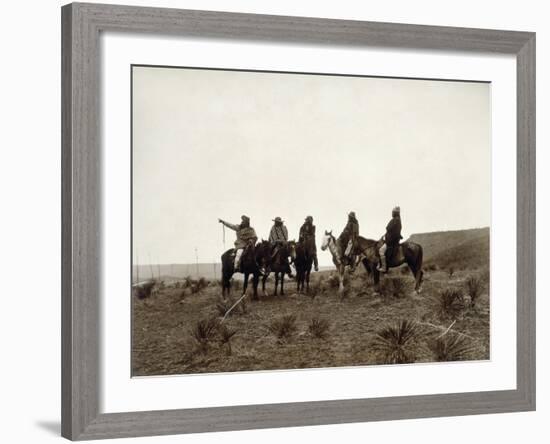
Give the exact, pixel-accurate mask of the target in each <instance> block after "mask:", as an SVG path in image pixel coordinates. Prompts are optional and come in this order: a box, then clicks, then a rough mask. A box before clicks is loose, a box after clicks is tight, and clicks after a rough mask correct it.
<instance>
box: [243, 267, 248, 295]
mask: <svg viewBox="0 0 550 444" xmlns="http://www.w3.org/2000/svg"><path fill="white" fill-rule="evenodd" d="M246 287H248V273H245V274H244V281H243V294H242V295H243V296H244V295H245V294H246Z"/></svg>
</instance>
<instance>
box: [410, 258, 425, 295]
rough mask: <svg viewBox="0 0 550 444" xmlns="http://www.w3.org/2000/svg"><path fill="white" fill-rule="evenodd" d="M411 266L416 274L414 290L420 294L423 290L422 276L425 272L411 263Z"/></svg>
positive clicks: (414, 274)
mask: <svg viewBox="0 0 550 444" xmlns="http://www.w3.org/2000/svg"><path fill="white" fill-rule="evenodd" d="M409 268H410V270H411V272H412V274H413V276H414V291H416V294H420V293H421V291H422V288H421V287H422V276H423V275H424V272H423V271H422V269H421V268H418V267H416V266H414V265H410V264H409Z"/></svg>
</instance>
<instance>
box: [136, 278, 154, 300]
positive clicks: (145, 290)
mask: <svg viewBox="0 0 550 444" xmlns="http://www.w3.org/2000/svg"><path fill="white" fill-rule="evenodd" d="M154 289H155V281H154V280H150V281H147V282H145V283H143V284H141V285H136V286H134V287H132V292H133V293H134V296H136V297H137V298H138V299H146V298H148V297H150V296H153V295H154V294H155V293H156V292H155V291H154Z"/></svg>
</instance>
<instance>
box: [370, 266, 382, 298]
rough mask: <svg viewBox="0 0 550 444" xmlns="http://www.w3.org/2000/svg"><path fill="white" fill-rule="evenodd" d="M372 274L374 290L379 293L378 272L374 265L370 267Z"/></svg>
mask: <svg viewBox="0 0 550 444" xmlns="http://www.w3.org/2000/svg"><path fill="white" fill-rule="evenodd" d="M372 276H373V280H374V292H375V293H380V272H379V271H378V269H377V267H376V266H374V267H372Z"/></svg>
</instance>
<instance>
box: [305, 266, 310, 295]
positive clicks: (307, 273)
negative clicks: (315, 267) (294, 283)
mask: <svg viewBox="0 0 550 444" xmlns="http://www.w3.org/2000/svg"><path fill="white" fill-rule="evenodd" d="M310 273H311V268H310V269H308V270H306V276H305V278H306V294H309V274H310Z"/></svg>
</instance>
